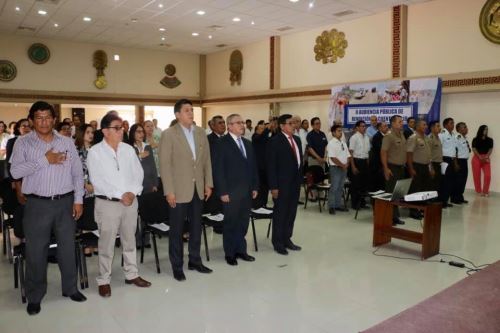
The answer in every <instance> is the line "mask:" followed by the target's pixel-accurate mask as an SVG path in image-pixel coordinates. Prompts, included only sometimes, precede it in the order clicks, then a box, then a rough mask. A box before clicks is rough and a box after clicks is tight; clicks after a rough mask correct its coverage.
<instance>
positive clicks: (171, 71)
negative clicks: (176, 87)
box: [165, 64, 176, 76]
mask: <svg viewBox="0 0 500 333" xmlns="http://www.w3.org/2000/svg"><path fill="white" fill-rule="evenodd" d="M175 72H176V69H175V66H174V65H172V64H168V65H167V66H165V74H167V75H168V76H174V75H175Z"/></svg>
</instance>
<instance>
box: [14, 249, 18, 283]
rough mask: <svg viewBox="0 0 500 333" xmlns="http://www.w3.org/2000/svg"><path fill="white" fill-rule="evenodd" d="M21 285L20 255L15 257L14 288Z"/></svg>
mask: <svg viewBox="0 0 500 333" xmlns="http://www.w3.org/2000/svg"><path fill="white" fill-rule="evenodd" d="M18 287H19V257H18V256H15V257H14V288H15V289H17V288H18Z"/></svg>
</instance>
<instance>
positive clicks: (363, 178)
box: [351, 158, 370, 209]
mask: <svg viewBox="0 0 500 333" xmlns="http://www.w3.org/2000/svg"><path fill="white" fill-rule="evenodd" d="M354 165H355V166H356V168H357V169H358V171H359V173H358V174H357V175H355V174H354V173H353V172H352V173H351V194H352V203H351V204H352V205H351V206H352V208H354V209H356V208H357V207H358V204H360V200H362V199H363V196H362V194H363V193H366V192H367V191H368V185H369V183H368V178H369V175H370V169H369V168H368V159H360V158H355V159H354ZM361 204H364V203H363V202H361Z"/></svg>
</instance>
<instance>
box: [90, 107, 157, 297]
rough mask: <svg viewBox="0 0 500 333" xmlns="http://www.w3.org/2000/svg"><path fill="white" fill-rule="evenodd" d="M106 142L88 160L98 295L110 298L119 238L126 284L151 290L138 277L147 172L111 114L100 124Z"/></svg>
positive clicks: (94, 150) (92, 152)
mask: <svg viewBox="0 0 500 333" xmlns="http://www.w3.org/2000/svg"><path fill="white" fill-rule="evenodd" d="M101 129H102V132H103V135H104V140H103V141H101V142H100V143H98V144H96V145H94V146H93V147H92V148H91V149H90V150H89V154H88V157H87V166H88V169H89V177H90V182H91V183H92V185H93V186H94V193H95V197H96V200H95V209H94V210H95V212H94V215H95V219H96V223H97V226H98V228H99V243H98V247H99V276H98V277H97V284H98V286H99V295H101V296H102V297H110V296H111V285H110V283H111V267H112V263H113V255H114V250H115V241H116V236H117V235H118V234H120V241H121V244H122V256H123V272H124V273H125V283H126V284H134V285H136V286H137V287H149V286H151V283H150V282H148V281H146V280H144V279H142V278H141V277H140V276H139V271H138V269H137V258H136V242H135V232H136V228H137V209H138V203H137V198H136V197H137V195H139V194H141V192H142V181H143V178H144V171H143V169H142V166H141V163H140V162H139V159H138V158H137V155H136V153H135V151H134V148H132V146H130V145H128V144H126V143H123V142H122V139H123V125H122V119H121V118H120V117H118V115H117V114H116V113H108V114H106V116H104V118H102V120H101Z"/></svg>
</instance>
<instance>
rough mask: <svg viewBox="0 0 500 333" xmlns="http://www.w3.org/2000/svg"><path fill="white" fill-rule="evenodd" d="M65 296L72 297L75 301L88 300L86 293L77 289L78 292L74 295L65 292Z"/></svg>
mask: <svg viewBox="0 0 500 333" xmlns="http://www.w3.org/2000/svg"><path fill="white" fill-rule="evenodd" d="M63 297H69V298H71V300H72V301H74V302H85V301H86V300H87V297H85V295H83V294H82V293H81V292H79V291H77V292H76V293H74V294H73V295H66V294H63Z"/></svg>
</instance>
